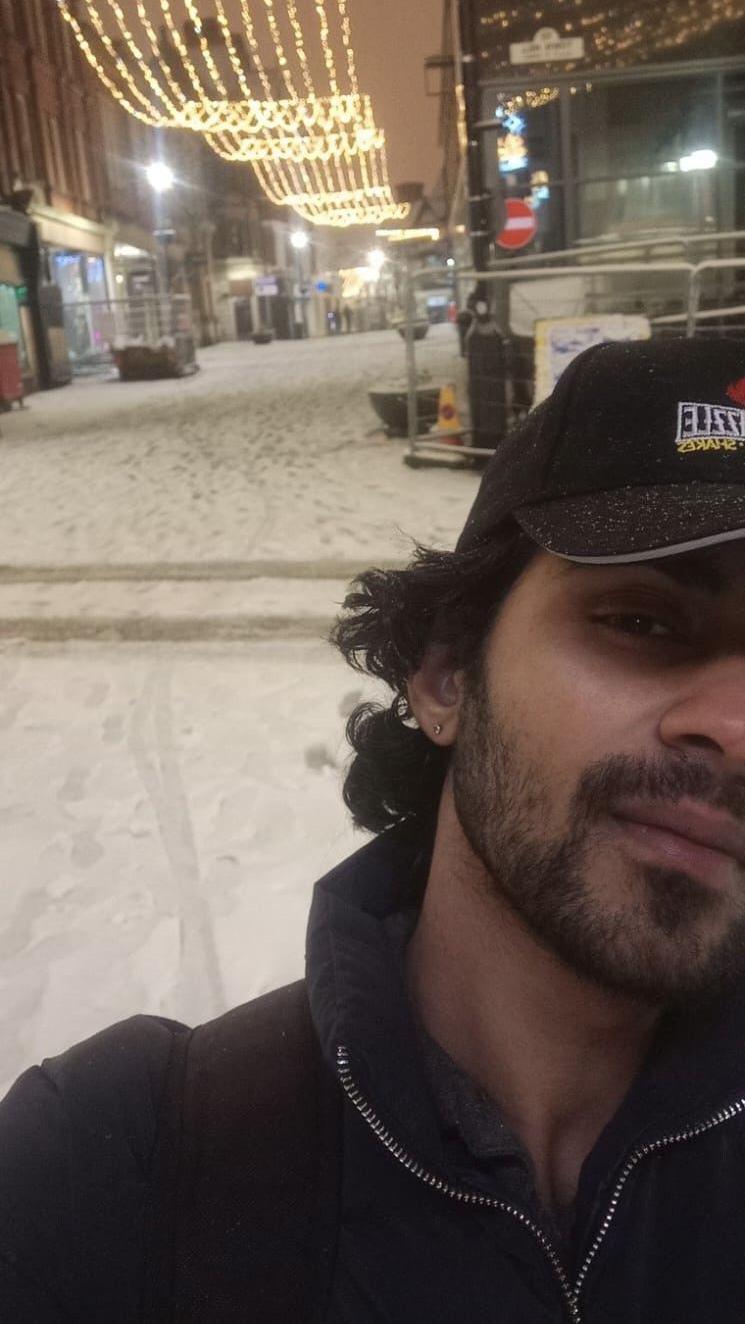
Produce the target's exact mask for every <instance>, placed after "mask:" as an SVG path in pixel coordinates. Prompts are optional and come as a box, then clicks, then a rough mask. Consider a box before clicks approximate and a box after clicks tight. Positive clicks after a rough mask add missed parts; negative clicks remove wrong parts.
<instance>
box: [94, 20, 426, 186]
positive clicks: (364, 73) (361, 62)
mask: <svg viewBox="0 0 745 1324" xmlns="http://www.w3.org/2000/svg"><path fill="white" fill-rule="evenodd" d="M93 3H95V4H97V5H98V9H99V12H100V13H101V15H104V14H105V13H106V12H107V9H108V4H107V0H93ZM121 3H122V8H123V10H124V11H125V13H126V15H127V18H128V20H129V21H130V22H131V24H132V29H133V32H135V33H136V34H137V35H138V37H139V39H140V40H142V35H141V34H142V29H141V28H139V27H138V22H137V17H136V14H137V4H136V0H121ZM170 3H171V9H172V12H173V15H174V18H175V19H176V20H177V22H178V24H179V26H181V24H182V23H183V21H184V19H185V18H186V16H187V11H186V7H185V0H170ZM296 3H297V9H298V14H299V15H300V17H301V18H302V21H303V28H304V31H305V32H306V36H307V51H308V58H309V63H310V67H311V70H312V73H313V77H314V80H316V79H318V83H317V90H318V91H319V92H321V91H322V90H327V87H326V88H322V86H321V84H322V82H323V80H324V77H325V71H324V65H323V57H322V50H321V45H320V41H319V39H318V22H317V18H316V9H315V3H314V0H296ZM223 4H224V7H225V12H226V13H227V15H228V17H229V19H230V23H231V27H234V28H236V29H238V28H240V26H241V20H240V12H241V7H240V0H223ZM325 4H326V12H327V14H328V17H329V22H330V24H331V27H332V31H333V32H334V33H335V36H336V38H337V42H338V36H339V24H338V0H325ZM265 5H266V0H249V6H248V7H249V12H250V14H251V16H252V18H253V19H254V22H255V24H256V33H257V37H258V38H259V39H260V45H261V48H262V58H263V59H264V60H265V62H267V63H269V62H271V61H272V59H273V54H272V45H271V42H270V39H269V35H268V29H267V24H266V17H265V15H266V8H265ZM148 8H149V10H150V12H151V14H152V16H153V18H154V21H155V22H156V25H157V23H158V13H159V12H161V11H160V3H159V0H148ZM197 8H198V12H199V14H200V16H201V17H202V18H206V17H208V16H209V15H210V14H212V15H214V14H215V5H214V0H197ZM347 8H348V13H349V17H350V20H351V25H352V37H353V42H354V48H355V52H356V56H357V67H358V73H359V82H360V88H361V90H362V91H364V92H369V93H370V95H371V96H372V99H373V107H374V111H375V118H376V121H377V122H378V123H379V124H381V125H382V127H383V128H384V129H385V132H386V138H387V142H388V160H389V167H390V175H391V180H392V182H394V183H397V182H403V181H409V180H421V181H422V182H423V183H424V184H425V185H426V186H427V188H430V187H431V186H432V185H433V184H434V182H435V180H436V177H437V174H438V171H439V150H438V144H437V126H438V108H439V102H438V101H437V99H436V98H429V99H428V98H427V97H426V96H425V90H424V68H423V64H424V60H425V57H426V56H427V55H434V54H437V53H438V51H439V49H440V41H441V25H442V8H443V4H442V0H347ZM274 9H275V13H276V15H277V18H278V22H279V23H280V29H281V32H282V34H283V40H285V41H286V42H287V43H288V54H290V55H291V51H292V47H291V31H290V27H289V24H288V23H287V18H286V13H287V10H286V2H285V0H274ZM109 12H110V11H109ZM161 18H162V13H161ZM111 30H112V29H111V28H110V31H111ZM343 62H344V56H343V51H342V49H341V47H340V45H339V47H338V50H337V64H338V66H339V68H340V69H341V68H343V67H344V66H343ZM343 90H346V88H344V89H343Z"/></svg>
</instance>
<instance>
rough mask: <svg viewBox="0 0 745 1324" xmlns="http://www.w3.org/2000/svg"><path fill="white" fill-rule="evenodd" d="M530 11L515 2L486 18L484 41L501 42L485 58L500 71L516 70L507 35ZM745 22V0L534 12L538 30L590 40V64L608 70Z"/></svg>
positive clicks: (640, 0) (585, 4)
mask: <svg viewBox="0 0 745 1324" xmlns="http://www.w3.org/2000/svg"><path fill="white" fill-rule="evenodd" d="M526 12H527V11H526V10H525V8H524V7H522V6H519V5H517V4H515V3H512V4H508V5H501V4H495V7H494V9H493V10H492V11H491V12H490V13H484V14H482V15H481V16H480V18H479V23H480V26H481V29H482V33H483V36H484V40H485V41H492V42H495V47H496V49H494V48H493V49H492V50H491V51H486V50H485V51H483V52H482V54H483V56H484V58H485V59H486V60H487V61H491V62H493V63H494V65H495V67H496V68H510V65H509V62H508V59H507V49H506V46H507V43H508V42H509V40H512V41H514V40H515V37H514V36H513V37H511V38H510V37H509V35H507V34H508V33H509V30H510V29H513V30H514V27H515V25H516V24H522V23H524V21H525V18H526ZM742 17H743V9H742V4H741V0H706V3H705V4H703V3H701V0H668V3H667V4H664V5H659V4H654V3H649V0H622V3H621V4H618V3H616V4H607V3H604V2H603V0H547V3H546V4H544V5H543V7H542V9H540V10H538V11H534V12H533V14H532V17H531V21H532V22H533V24H534V27H535V26H536V25H538V24H539V23H540V24H542V25H547V26H550V27H555V28H556V29H557V30H558V31H559V32H560V33H562V34H564V33H566V34H569V33H571V34H572V35H576V36H582V37H584V39H585V46H586V52H587V54H586V57H585V63H587V64H590V65H592V66H593V67H594V68H603V67H606V66H616V65H625V64H629V63H630V62H631V61H632V60H634V61H635V60H639V61H644V60H649V59H654V58H655V55H656V54H658V53H659V52H661V51H667V50H675V49H676V48H677V47H680V46H685V45H687V44H688V43H689V42H692V41H696V40H699V39H700V38H701V37H705V36H706V35H707V34H708V33H710V32H712V31H713V30H714V29H715V28H716V27H718V26H720V25H723V24H726V23H733V22H736V21H737V20H738V19H742ZM576 63H577V62H576V61H575V62H571V63H567V62H565V61H562V68H565V69H566V68H569V69H571V68H573V67H575V65H576ZM511 72H514V69H511Z"/></svg>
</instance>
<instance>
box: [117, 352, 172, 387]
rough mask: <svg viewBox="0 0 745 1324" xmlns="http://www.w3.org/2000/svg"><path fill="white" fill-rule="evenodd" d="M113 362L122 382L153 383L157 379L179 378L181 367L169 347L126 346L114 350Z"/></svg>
mask: <svg viewBox="0 0 745 1324" xmlns="http://www.w3.org/2000/svg"><path fill="white" fill-rule="evenodd" d="M114 362H115V364H116V366H117V368H118V369H119V377H120V378H121V380H122V381H123V382H143V381H153V380H155V379H156V378H158V377H180V376H181V375H182V366H181V364H180V362H179V360H178V356H177V354H176V350H175V348H174V347H173V346H171V345H158V346H157V347H155V346H152V345H127V346H126V348H125V349H116V350H114Z"/></svg>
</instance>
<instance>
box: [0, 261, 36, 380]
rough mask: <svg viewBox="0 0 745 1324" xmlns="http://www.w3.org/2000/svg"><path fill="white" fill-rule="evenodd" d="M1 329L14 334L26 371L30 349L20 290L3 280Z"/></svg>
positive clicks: (0, 286) (0, 296)
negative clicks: (20, 302)
mask: <svg viewBox="0 0 745 1324" xmlns="http://www.w3.org/2000/svg"><path fill="white" fill-rule="evenodd" d="M0 330H2V331H7V332H8V333H9V335H11V336H13V338H14V339H15V341H16V342H17V345H18V357H19V359H20V362H21V369H22V370H23V371H24V372H26V371H28V366H29V360H28V351H27V348H26V341H25V338H24V335H23V327H22V325H21V309H20V304H19V299H18V292H17V289H16V286H15V285H7V284H5V283H3V282H2V281H0Z"/></svg>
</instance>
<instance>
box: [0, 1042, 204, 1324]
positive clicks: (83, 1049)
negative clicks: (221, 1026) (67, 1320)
mask: <svg viewBox="0 0 745 1324" xmlns="http://www.w3.org/2000/svg"><path fill="white" fill-rule="evenodd" d="M189 1033H190V1032H189V1031H188V1029H187V1027H186V1026H184V1025H181V1024H180V1023H179V1022H176V1021H169V1020H165V1019H162V1018H160V1017H156V1016H133V1017H131V1018H130V1019H129V1020H126V1021H121V1022H120V1023H119V1024H117V1025H112V1026H110V1027H109V1028H108V1029H105V1030H102V1031H100V1032H99V1033H98V1034H94V1035H93V1036H92V1037H91V1038H89V1039H86V1040H84V1041H83V1042H82V1043H78V1044H76V1045H75V1046H74V1047H72V1048H70V1049H68V1050H67V1051H66V1052H64V1053H61V1054H59V1055H58V1056H56V1057H50V1058H46V1059H45V1060H44V1061H43V1062H42V1063H41V1065H40V1066H35V1067H31V1068H30V1069H29V1070H28V1071H26V1072H24V1073H23V1075H22V1076H20V1077H19V1078H18V1080H17V1081H16V1083H15V1085H13V1087H12V1088H11V1090H10V1092H9V1093H8V1094H7V1095H6V1097H5V1099H4V1100H3V1101H2V1102H0V1264H2V1265H4V1266H5V1272H6V1273H10V1272H13V1273H14V1274H15V1275H16V1277H17V1281H16V1282H15V1286H13V1287H11V1288H7V1287H6V1288H5V1290H6V1292H7V1291H9V1292H10V1293H11V1299H12V1301H13V1304H14V1307H15V1308H16V1310H17V1315H18V1317H19V1318H27V1317H28V1318H31V1313H30V1306H29V1304H28V1302H29V1299H30V1298H27V1293H28V1292H32V1291H36V1290H38V1291H40V1292H41V1291H42V1290H43V1291H44V1292H45V1293H46V1294H47V1295H48V1296H49V1297H50V1298H52V1299H54V1300H56V1301H58V1302H64V1303H65V1304H66V1306H67V1307H69V1312H70V1314H71V1317H73V1318H89V1317H90V1316H88V1315H86V1314H85V1309H84V1308H83V1306H82V1303H81V1302H82V1296H81V1294H82V1293H83V1290H84V1284H83V1283H82V1282H81V1279H80V1275H77V1274H76V1273H75V1270H74V1267H73V1266H74V1265H75V1264H76V1263H77V1264H79V1263H80V1262H81V1260H82V1261H84V1262H85V1263H86V1264H87V1266H88V1268H87V1271H86V1283H87V1284H88V1287H87V1288H85V1290H86V1291H87V1290H90V1292H91V1293H93V1294H94V1295H96V1294H98V1297H99V1299H100V1301H104V1300H106V1301H107V1302H108V1303H109V1304H110V1305H111V1311H110V1316H109V1317H110V1318H111V1319H112V1320H113V1319H115V1318H119V1315H118V1314H117V1311H118V1310H119V1309H120V1308H121V1311H122V1312H124V1311H125V1302H128V1300H129V1297H130V1296H132V1299H134V1294H136V1291H137V1290H138V1289H137V1286H136V1282H137V1272H136V1266H137V1264H138V1263H139V1258H138V1257H139V1251H138V1247H139V1245H140V1242H141V1237H142V1226H143V1216H144V1210H145V1206H146V1201H147V1194H148V1184H149V1173H150V1163H151V1156H152V1152H153V1148H154V1144H155V1138H156V1119H157V1116H158V1110H159V1102H160V1097H161V1094H162V1091H163V1088H164V1085H165V1081H166V1078H167V1073H168V1067H169V1062H170V1060H171V1053H172V1049H173V1046H174V1044H175V1043H177V1042H179V1041H183V1040H185V1039H188V1036H189ZM21 1283H22V1284H23V1285H24V1286H23V1287H21V1286H20V1284H21ZM42 1285H43V1286H42ZM14 1292H15V1295H13V1293H14ZM34 1299H35V1298H34ZM24 1311H25V1312H26V1313H24ZM76 1312H77V1313H76ZM122 1317H125V1315H124V1313H122ZM39 1318H40V1319H42V1318H46V1316H45V1315H43V1314H42V1313H41V1312H39Z"/></svg>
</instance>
